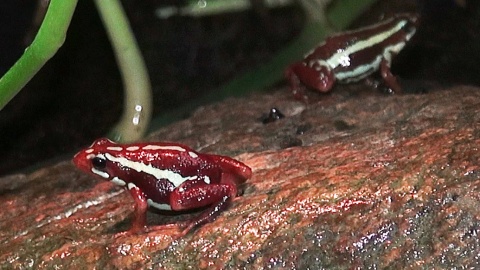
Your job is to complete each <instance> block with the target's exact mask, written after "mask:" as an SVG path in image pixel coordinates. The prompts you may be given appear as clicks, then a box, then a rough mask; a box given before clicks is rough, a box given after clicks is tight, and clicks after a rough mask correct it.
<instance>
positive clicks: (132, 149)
mask: <svg viewBox="0 0 480 270" xmlns="http://www.w3.org/2000/svg"><path fill="white" fill-rule="evenodd" d="M138 149H140V147H138V146H129V147H127V151H137V150H138Z"/></svg>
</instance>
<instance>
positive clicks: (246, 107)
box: [0, 84, 480, 269]
mask: <svg viewBox="0 0 480 270" xmlns="http://www.w3.org/2000/svg"><path fill="white" fill-rule="evenodd" d="M310 97H311V102H310V104H308V105H306V104H303V103H300V102H297V101H294V100H292V98H291V95H290V94H289V93H288V91H287V90H286V89H280V90H278V91H275V92H273V93H269V94H265V95H254V96H251V97H249V98H245V99H230V100H226V101H224V102H222V103H218V104H214V105H211V106H207V107H203V108H200V109H199V110H197V111H196V112H195V113H194V114H193V116H192V117H191V118H189V119H187V120H184V121H181V122H178V123H175V124H173V125H170V126H168V127H165V128H163V129H160V130H158V131H157V132H155V133H154V134H152V135H151V136H150V137H149V138H148V140H152V141H156V140H161V141H176V142H181V143H185V144H188V145H190V146H191V147H193V148H195V149H197V150H199V151H202V152H211V153H217V154H224V155H230V156H234V157H236V158H237V159H239V160H241V161H243V162H244V163H246V164H247V165H249V166H250V167H251V168H252V169H253V171H254V175H253V177H252V178H251V179H249V180H248V181H247V182H246V183H245V185H244V186H243V196H241V197H238V198H237V199H235V200H234V202H233V203H232V205H231V206H230V207H229V208H228V209H227V210H226V211H224V212H223V213H222V214H221V215H220V216H219V217H218V218H217V219H216V220H215V221H213V222H211V223H209V224H206V225H203V226H200V227H199V228H197V229H195V230H193V231H192V232H191V233H189V234H188V235H186V236H184V237H177V234H178V230H177V229H176V228H175V227H172V229H171V230H165V231H154V232H149V233H145V234H142V235H129V236H118V235H117V237H115V233H117V232H121V231H124V230H126V229H127V228H128V227H129V224H130V221H131V218H132V210H133V200H132V199H131V198H130V196H129V194H127V193H126V192H123V191H121V190H120V189H118V188H117V187H115V186H114V185H112V184H111V183H107V182H103V181H101V180H98V179H93V178H91V177H90V176H88V175H85V174H82V173H81V172H80V171H78V170H76V169H75V168H74V166H73V165H72V164H71V162H70V161H65V162H62V163H59V164H56V165H53V166H50V167H46V168H43V169H40V170H38V171H36V172H34V173H31V174H28V175H22V174H18V175H11V176H7V177H5V178H3V179H0V193H1V194H2V196H1V197H0V207H2V208H3V209H4V210H3V211H1V212H0V213H1V216H0V241H1V247H0V251H1V252H0V260H1V261H2V262H4V263H3V265H2V266H3V267H4V268H16V269H26V268H27V269H28V268H36V269H42V268H47V269H50V268H54V267H58V268H61V269H72V268H74V267H79V266H83V267H84V266H91V267H98V268H114V267H119V268H123V269H137V268H156V269H158V268H159V269H186V268H192V269H212V268H224V269H242V268H245V269H259V268H278V269H292V268H293V269H306V268H307V267H310V268H311V269H319V268H322V267H333V266H336V267H337V268H343V269H350V268H354V267H361V268H384V267H391V268H395V269H400V268H409V267H423V268H451V267H454V266H458V265H462V266H465V267H467V268H476V267H479V265H478V259H477V257H478V254H479V253H480V241H479V238H478V233H479V230H480V227H479V224H480V222H479V218H480V216H479V211H478V209H479V197H480V181H479V180H480V171H479V159H480V151H479V149H478V147H479V143H480V124H479V120H480V119H479V118H480V91H479V89H477V88H473V87H455V88H449V89H443V90H438V91H430V92H429V93H427V94H422V95H394V96H388V95H382V94H379V93H377V92H375V91H371V90H369V89H366V88H365V87H364V86H363V85H361V84H359V85H351V86H338V87H336V88H335V91H334V92H332V93H331V94H328V95H319V94H317V93H313V92H312V93H310ZM272 107H275V108H278V109H279V110H280V111H281V112H282V114H283V115H284V116H285V117H284V118H281V119H278V120H276V121H273V122H270V123H267V124H264V123H262V116H264V115H265V114H268V113H269V111H270V109H271V108H272ZM197 214H198V212H192V213H187V214H183V215H164V214H158V213H149V216H148V218H149V224H151V225H157V224H166V223H173V222H176V221H178V220H185V219H188V218H189V217H192V216H194V215H197Z"/></svg>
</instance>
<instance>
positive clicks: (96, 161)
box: [92, 157, 107, 170]
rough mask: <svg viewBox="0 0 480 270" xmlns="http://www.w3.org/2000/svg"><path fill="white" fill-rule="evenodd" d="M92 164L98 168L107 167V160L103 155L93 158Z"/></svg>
mask: <svg viewBox="0 0 480 270" xmlns="http://www.w3.org/2000/svg"><path fill="white" fill-rule="evenodd" d="M92 165H93V167H94V168H95V169H97V170H101V169H105V167H106V166H107V160H106V159H104V158H102V157H94V158H92Z"/></svg>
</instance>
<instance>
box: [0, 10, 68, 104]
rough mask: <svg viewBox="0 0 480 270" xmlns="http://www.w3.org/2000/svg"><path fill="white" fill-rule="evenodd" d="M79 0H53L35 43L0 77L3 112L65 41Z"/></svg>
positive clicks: (0, 99)
mask: <svg viewBox="0 0 480 270" xmlns="http://www.w3.org/2000/svg"><path fill="white" fill-rule="evenodd" d="M76 5H77V0H68V1H65V0H51V1H50V5H49V7H48V10H47V13H46V14H45V18H44V20H43V23H42V25H41V26H40V29H39V30H38V33H37V35H36V37H35V39H34V40H33V42H32V44H31V45H30V46H29V47H28V48H27V49H25V52H24V53H23V55H22V56H21V57H20V59H18V61H17V62H16V63H15V64H14V65H13V66H12V67H11V68H10V69H9V70H8V71H7V73H5V75H4V76H3V77H2V78H0V110H2V109H3V107H5V105H6V104H7V103H8V102H9V101H10V100H11V99H12V98H13V97H14V96H15V95H16V94H17V93H18V92H20V90H21V89H22V88H23V87H24V86H25V85H26V84H27V83H28V82H29V81H30V79H31V78H32V77H33V76H34V75H35V74H36V73H37V72H38V71H39V70H40V68H42V67H43V65H44V64H45V63H46V62H47V61H48V60H49V59H50V58H52V57H53V55H55V53H56V52H57V51H58V49H59V48H60V47H61V46H62V45H63V42H64V41H65V37H66V33H67V29H68V26H69V25H70V21H71V20H72V16H73V12H74V11H75V7H76Z"/></svg>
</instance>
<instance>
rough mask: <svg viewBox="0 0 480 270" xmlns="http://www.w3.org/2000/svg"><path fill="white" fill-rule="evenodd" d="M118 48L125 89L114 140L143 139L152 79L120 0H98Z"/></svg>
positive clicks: (96, 1) (112, 41)
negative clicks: (122, 106) (121, 113)
mask: <svg viewBox="0 0 480 270" xmlns="http://www.w3.org/2000/svg"><path fill="white" fill-rule="evenodd" d="M95 4H96V6H97V9H98V11H99V13H100V16H101V18H102V21H103V24H104V25H105V28H106V29H107V33H108V36H109V38H110V41H111V43H112V46H113V49H114V51H115V57H116V59H117V64H118V66H119V69H120V72H121V74H122V78H123V84H124V89H125V94H124V110H123V115H122V117H121V119H120V121H119V123H118V124H117V125H116V126H115V127H114V128H113V130H112V131H111V132H110V135H109V137H110V138H112V139H113V140H115V141H120V142H128V141H134V140H137V139H140V138H141V137H142V136H143V134H144V133H145V131H146V129H147V128H148V125H149V124H150V118H151V114H152V97H151V86H150V79H149V76H148V72H147V68H146V66H145V62H144V61H143V58H142V55H141V52H140V49H139V48H138V45H137V42H136V40H135V37H134V35H133V32H132V30H131V27H130V25H129V23H128V19H127V16H126V15H125V12H124V10H123V8H122V6H121V3H120V1H119V0H95Z"/></svg>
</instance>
